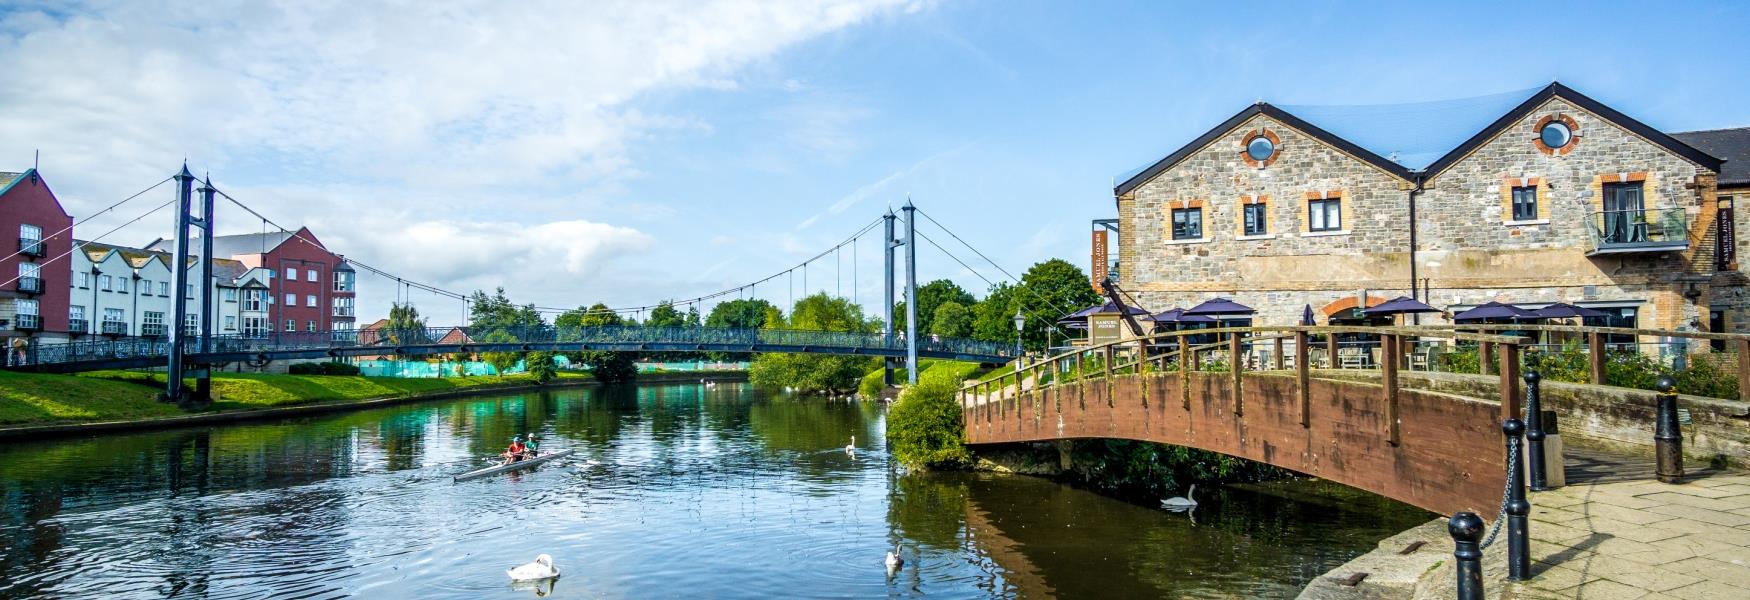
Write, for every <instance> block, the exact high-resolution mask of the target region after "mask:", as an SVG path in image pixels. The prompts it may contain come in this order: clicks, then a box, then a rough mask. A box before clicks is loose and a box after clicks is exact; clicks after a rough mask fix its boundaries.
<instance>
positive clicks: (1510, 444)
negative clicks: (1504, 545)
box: [1478, 436, 1519, 550]
mask: <svg viewBox="0 0 1750 600" xmlns="http://www.w3.org/2000/svg"><path fill="white" fill-rule="evenodd" d="M1518 464H1519V438H1518V437H1517V436H1515V437H1510V438H1507V485H1506V486H1504V487H1502V488H1501V509H1500V510H1499V511H1498V512H1496V515H1495V523H1494V524H1493V525H1490V526H1489V536H1488V537H1486V538H1484V539H1483V545H1482V546H1478V549H1479V550H1486V549H1488V547H1489V545H1490V544H1493V543H1495V534H1497V533H1501V523H1502V522H1503V521H1506V520H1507V502H1508V501H1509V500H1510V499H1511V498H1512V497H1513V467H1515V466H1517V465H1518Z"/></svg>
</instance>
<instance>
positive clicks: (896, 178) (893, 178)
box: [796, 142, 975, 231]
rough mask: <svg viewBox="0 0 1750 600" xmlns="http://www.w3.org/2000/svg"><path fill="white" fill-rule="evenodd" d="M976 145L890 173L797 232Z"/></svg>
mask: <svg viewBox="0 0 1750 600" xmlns="http://www.w3.org/2000/svg"><path fill="white" fill-rule="evenodd" d="M974 145H975V143H974V142H967V143H965V144H961V145H960V146H958V147H955V148H953V149H950V150H946V151H943V152H938V153H936V154H932V155H930V156H928V157H925V158H924V159H923V160H920V161H917V162H915V163H912V164H911V165H910V166H907V167H905V168H903V169H900V170H898V171H894V172H892V173H889V174H888V175H887V176H886V177H882V178H880V179H877V180H875V181H872V182H869V183H866V184H863V185H862V186H861V187H858V188H857V189H855V190H852V191H851V193H849V194H845V195H844V196H843V197H841V198H839V199H838V201H837V202H833V203H832V205H831V206H828V207H827V208H826V210H824V211H821V212H818V213H815V214H813V215H811V216H809V217H808V218H806V219H803V220H802V222H800V223H797V224H796V230H797V231H802V230H804V229H808V228H810V227H813V226H814V225H815V224H816V223H819V222H820V220H821V219H823V218H825V217H829V216H833V215H837V214H840V213H843V212H845V211H847V210H850V209H851V207H854V206H856V205H858V204H862V203H863V202H864V201H867V200H868V199H870V198H874V197H876V195H878V194H881V193H883V192H891V191H893V187H894V185H893V184H895V183H898V182H902V181H904V180H905V179H906V178H908V177H911V176H912V175H913V174H915V173H917V172H918V171H919V170H922V169H923V168H925V167H927V166H929V165H930V164H931V163H934V162H936V161H939V160H941V159H943V158H946V157H949V156H953V155H955V154H959V153H960V152H963V151H965V150H966V149H967V148H971V147H972V146H974Z"/></svg>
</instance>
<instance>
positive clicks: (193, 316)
mask: <svg viewBox="0 0 1750 600" xmlns="http://www.w3.org/2000/svg"><path fill="white" fill-rule="evenodd" d="M182 332H183V333H184V334H187V335H200V333H201V316H200V314H198V313H188V314H185V315H182Z"/></svg>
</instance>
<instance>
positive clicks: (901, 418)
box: [887, 369, 972, 468]
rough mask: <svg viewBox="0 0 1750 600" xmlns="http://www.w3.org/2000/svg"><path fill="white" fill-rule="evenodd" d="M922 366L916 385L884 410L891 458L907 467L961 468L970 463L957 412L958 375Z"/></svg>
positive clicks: (969, 454)
mask: <svg viewBox="0 0 1750 600" xmlns="http://www.w3.org/2000/svg"><path fill="white" fill-rule="evenodd" d="M964 372H965V371H960V370H954V369H940V370H938V369H926V370H924V371H923V372H922V373H920V374H919V376H918V383H917V385H914V386H910V387H907V388H905V391H902V392H900V394H899V402H898V403H896V404H894V405H893V409H892V410H890V411H889V412H888V413H887V440H888V442H889V443H890V444H891V448H892V449H893V457H894V458H896V459H899V462H901V463H904V464H905V465H907V466H910V467H930V468H961V467H965V466H967V465H970V464H971V463H972V454H971V453H970V452H968V451H967V450H966V429H965V427H964V426H963V423H962V421H961V418H962V416H961V413H960V401H959V395H958V394H959V391H960V385H961V382H960V379H959V376H960V374H962V373H964Z"/></svg>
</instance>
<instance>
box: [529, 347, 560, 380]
mask: <svg viewBox="0 0 1750 600" xmlns="http://www.w3.org/2000/svg"><path fill="white" fill-rule="evenodd" d="M523 368H525V369H527V370H528V372H529V374H530V375H533V376H535V383H540V384H546V383H547V382H549V381H552V380H553V378H554V377H558V376H559V373H558V371H557V370H555V369H554V368H553V353H552V352H542V351H535V352H530V353H528V355H527V356H525V357H524V358H523Z"/></svg>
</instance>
